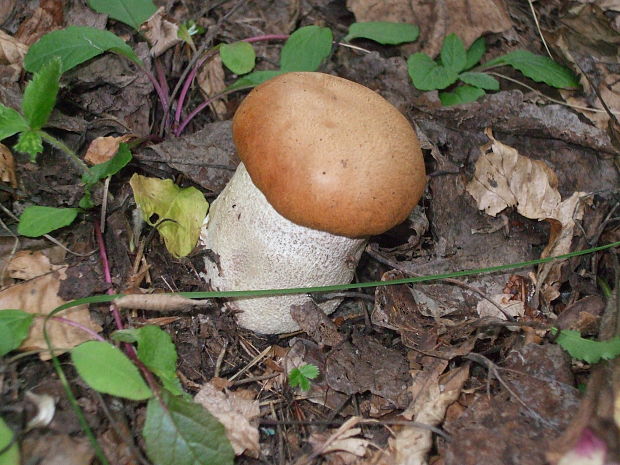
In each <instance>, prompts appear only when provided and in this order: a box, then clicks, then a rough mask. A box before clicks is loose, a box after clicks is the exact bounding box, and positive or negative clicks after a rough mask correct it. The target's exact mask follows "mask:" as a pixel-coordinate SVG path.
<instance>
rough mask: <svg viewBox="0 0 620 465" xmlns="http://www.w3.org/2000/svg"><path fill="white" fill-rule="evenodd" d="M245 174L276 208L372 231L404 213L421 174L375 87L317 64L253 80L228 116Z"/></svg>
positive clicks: (330, 227)
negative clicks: (324, 71) (260, 81)
mask: <svg viewBox="0 0 620 465" xmlns="http://www.w3.org/2000/svg"><path fill="white" fill-rule="evenodd" d="M233 139H234V142H235V145H236V147H237V151H238V153H239V157H240V158H241V160H242V161H243V163H244V164H245V166H246V168H247V170H248V173H249V174H250V177H251V178H252V181H253V182H254V184H255V185H256V187H258V188H259V189H260V190H261V192H262V193H263V194H264V195H265V197H266V198H267V200H268V201H269V203H270V204H271V205H272V206H273V208H274V209H275V210H276V211H277V212H278V213H280V214H281V215H282V216H284V217H285V218H287V219H288V220H290V221H292V222H293V223H296V224H299V225H301V226H306V227H309V228H313V229H318V230H322V231H327V232H330V233H332V234H337V235H342V236H348V237H363V236H370V235H375V234H381V233H383V232H385V231H387V230H388V229H390V228H391V227H393V226H395V225H397V224H399V223H401V222H402V221H404V220H405V219H406V218H407V216H408V215H409V213H410V212H411V210H412V209H413V207H414V206H415V205H416V204H417V203H418V201H419V199H420V197H421V196H422V193H423V191H424V184H425V180H426V176H425V172H424V161H423V158H422V152H421V150H420V144H419V141H418V138H417V136H416V134H415V132H414V130H413V128H412V127H411V124H410V123H409V122H408V121H407V119H406V118H405V117H404V116H403V115H402V114H401V113H400V112H399V111H398V110H397V109H396V108H395V107H394V106H393V105H392V104H390V103H389V102H388V101H387V100H385V99H384V98H383V97H381V96H380V95H379V94H377V93H376V92H374V91H372V90H370V89H368V88H367V87H364V86H362V85H360V84H356V83H354V82H352V81H348V80H346V79H343V78H339V77H336V76H331V75H328V74H322V73H301V72H300V73H287V74H283V75H280V76H278V77H276V78H273V79H271V80H269V81H267V82H265V83H263V84H261V85H259V86H258V87H256V88H255V89H254V90H253V91H252V92H250V94H249V95H248V96H247V97H246V98H245V100H244V101H243V102H242V103H241V105H240V106H239V109H238V110H237V112H236V114H235V116H234V119H233Z"/></svg>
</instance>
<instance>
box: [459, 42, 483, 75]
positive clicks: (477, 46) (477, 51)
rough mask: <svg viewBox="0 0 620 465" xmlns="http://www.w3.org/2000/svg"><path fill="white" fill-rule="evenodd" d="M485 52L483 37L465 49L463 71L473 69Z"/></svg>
mask: <svg viewBox="0 0 620 465" xmlns="http://www.w3.org/2000/svg"><path fill="white" fill-rule="evenodd" d="M486 51H487V46H486V43H485V41H484V37H478V38H477V39H476V40H474V43H473V44H471V46H470V47H469V48H468V49H467V60H466V62H465V68H464V69H470V68H473V67H474V66H475V65H476V64H477V63H478V62H479V61H480V60H481V59H482V57H483V56H484V53H485V52H486Z"/></svg>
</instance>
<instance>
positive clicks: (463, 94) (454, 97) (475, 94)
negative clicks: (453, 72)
mask: <svg viewBox="0 0 620 465" xmlns="http://www.w3.org/2000/svg"><path fill="white" fill-rule="evenodd" d="M484 94H485V92H484V90H482V89H480V88H478V87H473V86H467V85H465V86H459V87H457V88H456V89H454V91H453V92H439V100H441V104H442V105H444V106H446V107H448V106H450V105H459V104H461V103H471V102H475V101H476V100H478V99H479V98H480V97H482V96H483V95H484Z"/></svg>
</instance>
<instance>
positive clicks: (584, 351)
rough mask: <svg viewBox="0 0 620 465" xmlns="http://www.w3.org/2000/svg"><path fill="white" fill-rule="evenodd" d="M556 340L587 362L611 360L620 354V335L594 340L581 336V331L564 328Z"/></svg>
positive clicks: (577, 357)
mask: <svg viewBox="0 0 620 465" xmlns="http://www.w3.org/2000/svg"><path fill="white" fill-rule="evenodd" d="M555 342H557V343H558V344H559V345H560V347H562V348H563V349H564V350H565V351H567V352H568V353H569V354H570V355H571V356H572V357H573V358H576V359H579V360H584V361H585V362H587V363H598V362H600V361H601V360H611V359H613V358H616V357H617V356H619V355H620V336H616V337H614V338H613V339H608V340H606V341H593V340H590V339H585V338H583V337H581V334H580V333H579V331H573V330H569V329H563V330H562V331H560V334H559V335H558V337H557V339H556V340H555Z"/></svg>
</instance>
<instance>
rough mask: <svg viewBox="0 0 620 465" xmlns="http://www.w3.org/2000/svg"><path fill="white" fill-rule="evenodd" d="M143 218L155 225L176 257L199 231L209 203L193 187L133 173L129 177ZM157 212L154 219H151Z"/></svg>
mask: <svg viewBox="0 0 620 465" xmlns="http://www.w3.org/2000/svg"><path fill="white" fill-rule="evenodd" d="M129 184H130V185H131V188H132V189H133V194H134V198H135V199H136V203H137V204H138V206H139V207H140V209H141V210H142V213H143V214H144V217H145V220H146V221H147V222H148V223H149V224H150V225H151V226H154V227H156V228H157V231H159V234H161V236H162V237H163V239H164V242H165V244H166V248H167V249H168V251H169V252H170V253H171V254H172V255H174V256H175V257H184V256H186V255H187V254H189V253H190V252H191V251H192V249H193V248H194V246H195V245H196V243H197V242H198V236H199V235H200V228H201V227H202V222H203V220H204V219H205V216H207V210H208V209H209V204H208V203H207V201H206V200H205V197H204V195H202V193H201V192H200V191H199V190H198V189H196V188H195V187H187V188H185V189H181V188H180V187H178V186H176V185H175V184H174V183H173V182H172V180H170V179H157V178H147V177H146V176H140V175H138V174H134V175H133V176H132V178H131V179H130V180H129ZM153 215H157V221H156V222H155V223H154V222H152V221H150V218H151V216H153Z"/></svg>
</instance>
